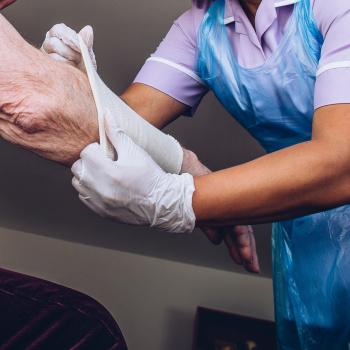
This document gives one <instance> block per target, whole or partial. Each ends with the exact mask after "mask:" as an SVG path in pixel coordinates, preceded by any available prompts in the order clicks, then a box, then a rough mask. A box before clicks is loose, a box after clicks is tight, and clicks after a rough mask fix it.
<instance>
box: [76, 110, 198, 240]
mask: <svg viewBox="0 0 350 350" xmlns="http://www.w3.org/2000/svg"><path fill="white" fill-rule="evenodd" d="M105 117H106V124H107V129H106V131H107V135H108V138H109V140H110V141H111V142H112V144H113V148H114V149H116V150H117V152H118V160H116V161H113V160H111V159H109V158H108V157H107V156H106V154H105V151H104V150H103V149H102V147H101V145H98V144H96V143H94V144H91V145H89V146H87V147H86V148H85V149H84V150H83V151H82V152H81V159H80V160H78V161H77V162H76V163H75V164H74V165H73V167H72V172H73V174H74V179H73V186H74V187H75V188H76V190H77V191H78V192H79V197H80V199H81V200H82V202H83V203H84V204H85V205H86V206H87V207H88V208H90V209H91V210H93V211H94V212H96V213H97V214H99V215H101V216H102V217H105V218H110V219H113V220H116V221H118V222H122V223H127V224H132V225H142V226H151V227H154V228H156V229H159V230H163V231H169V232H174V233H190V232H192V231H193V230H194V227H195V223H196V217H195V213H194V211H193V208H192V197H193V193H194V191H195V187H194V179H193V176H192V175H190V174H182V175H176V174H168V173H165V172H164V170H162V169H161V168H160V166H159V165H158V164H157V163H156V162H155V161H154V160H153V159H152V158H151V157H150V155H149V154H148V153H146V152H145V150H144V149H142V148H141V147H140V146H138V145H137V144H136V143H135V142H134V141H133V140H132V139H131V138H130V137H129V136H128V135H126V134H125V132H124V131H123V130H121V129H120V128H119V126H118V125H117V122H116V119H115V118H114V116H113V115H110V114H108V113H107V114H106V115H105Z"/></svg>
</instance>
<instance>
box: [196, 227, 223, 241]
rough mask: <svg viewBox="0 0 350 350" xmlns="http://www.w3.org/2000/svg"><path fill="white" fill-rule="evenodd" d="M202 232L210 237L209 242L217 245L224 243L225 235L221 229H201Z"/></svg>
mask: <svg viewBox="0 0 350 350" xmlns="http://www.w3.org/2000/svg"><path fill="white" fill-rule="evenodd" d="M201 230H202V232H203V233H204V234H205V235H206V236H207V237H208V239H209V241H210V242H211V243H213V244H215V245H219V244H221V243H222V241H223V239H224V235H223V234H222V232H220V230H219V229H217V228H214V227H201Z"/></svg>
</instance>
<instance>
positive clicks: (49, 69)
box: [0, 16, 98, 165]
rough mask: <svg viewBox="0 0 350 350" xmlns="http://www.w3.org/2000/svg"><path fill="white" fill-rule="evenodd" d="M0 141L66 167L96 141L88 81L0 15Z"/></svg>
mask: <svg viewBox="0 0 350 350" xmlns="http://www.w3.org/2000/svg"><path fill="white" fill-rule="evenodd" d="M0 52H1V55H0V118H1V119H0V136H1V137H3V138H4V139H6V140H8V141H10V142H12V143H14V144H17V145H19V146H22V147H24V148H26V149H29V150H31V151H33V152H35V153H37V154H38V155H40V156H43V157H45V158H47V159H50V160H53V161H56V162H59V163H62V164H65V165H71V164H72V163H74V161H75V160H77V159H78V158H79V154H80V152H81V150H82V149H83V148H84V147H85V146H86V145H88V144H90V143H92V142H95V141H97V140H98V125H97V112H96V107H95V103H94V100H93V96H92V93H91V89H90V85H89V82H88V79H87V77H86V76H85V75H84V74H83V73H82V72H80V71H79V70H78V69H76V68H73V67H71V66H69V65H67V64H64V63H60V62H55V61H53V60H50V59H49V57H48V56H47V55H45V54H43V53H42V52H40V51H39V50H37V49H35V48H34V47H32V46H31V45H29V44H28V43H27V42H26V41H25V40H24V39H23V38H22V37H21V36H20V35H19V34H18V33H17V31H16V30H15V29H14V28H13V27H12V26H11V25H10V23H8V22H7V21H6V19H5V18H4V17H3V16H0Z"/></svg>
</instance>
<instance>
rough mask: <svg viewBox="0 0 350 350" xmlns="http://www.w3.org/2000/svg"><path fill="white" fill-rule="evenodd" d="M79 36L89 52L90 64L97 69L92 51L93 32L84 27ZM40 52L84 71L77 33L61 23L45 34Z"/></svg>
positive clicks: (88, 27) (89, 28)
mask: <svg viewBox="0 0 350 350" xmlns="http://www.w3.org/2000/svg"><path fill="white" fill-rule="evenodd" d="M79 35H80V36H81V37H82V39H83V41H84V42H85V44H86V47H87V48H88V50H89V54H90V57H91V60H92V63H93V65H94V67H95V69H97V64H96V57H95V54H94V51H93V45H94V32H93V29H92V27H91V26H86V27H84V28H83V29H82V30H81V31H80V32H79ZM41 50H42V51H43V52H45V53H46V54H48V55H49V56H50V58H52V59H54V60H55V61H60V62H65V63H68V64H70V65H72V66H74V67H77V68H79V69H80V70H83V71H84V70H85V66H84V63H83V61H82V55H81V51H80V45H79V39H78V33H77V32H76V31H75V30H73V29H71V28H70V27H68V26H66V25H65V24H63V23H60V24H56V25H54V26H53V27H52V28H51V29H50V30H49V31H48V32H47V33H46V37H45V40H44V42H43V45H42V47H41Z"/></svg>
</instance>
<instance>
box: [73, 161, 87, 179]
mask: <svg viewBox="0 0 350 350" xmlns="http://www.w3.org/2000/svg"><path fill="white" fill-rule="evenodd" d="M71 170H72V173H73V175H74V178H73V180H74V179H76V180H77V181H78V182H81V181H82V180H83V178H84V171H85V167H84V163H83V161H82V160H81V159H78V160H77V161H76V162H75V163H74V164H73V165H72V168H71Z"/></svg>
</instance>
